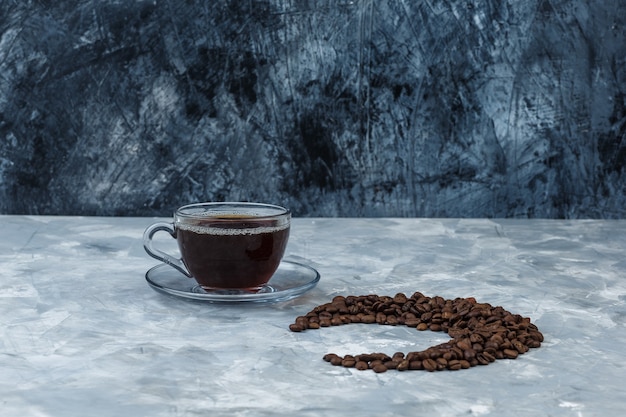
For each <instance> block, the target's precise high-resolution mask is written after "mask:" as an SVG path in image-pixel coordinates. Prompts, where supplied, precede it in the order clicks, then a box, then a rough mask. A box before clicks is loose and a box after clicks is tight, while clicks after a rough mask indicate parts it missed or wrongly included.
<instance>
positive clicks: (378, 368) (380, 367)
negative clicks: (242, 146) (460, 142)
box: [372, 364, 387, 374]
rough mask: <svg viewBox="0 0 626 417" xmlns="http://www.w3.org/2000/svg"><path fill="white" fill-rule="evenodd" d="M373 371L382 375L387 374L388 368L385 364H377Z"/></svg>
mask: <svg viewBox="0 0 626 417" xmlns="http://www.w3.org/2000/svg"><path fill="white" fill-rule="evenodd" d="M372 370H373V371H374V372H376V373H377V374H381V373H383V372H387V367H386V366H385V365H383V364H377V365H374V366H373V367H372Z"/></svg>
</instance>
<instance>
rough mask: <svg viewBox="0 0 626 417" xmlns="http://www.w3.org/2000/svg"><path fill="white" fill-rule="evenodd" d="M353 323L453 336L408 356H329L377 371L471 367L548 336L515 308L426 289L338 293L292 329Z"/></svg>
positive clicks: (534, 345)
mask: <svg viewBox="0 0 626 417" xmlns="http://www.w3.org/2000/svg"><path fill="white" fill-rule="evenodd" d="M349 323H366V324H372V323H378V324H384V325H392V326H396V325H404V326H407V327H412V328H415V329H417V330H420V331H423V330H431V331H439V332H441V331H443V332H446V333H448V335H449V336H450V338H451V339H450V341H449V342H447V343H442V344H439V345H437V346H433V347H431V348H428V349H426V350H423V351H420V352H409V353H407V354H406V355H405V354H403V353H402V352H396V353H395V354H394V355H393V357H389V356H388V355H386V354H384V353H372V354H361V355H358V356H357V357H353V356H351V355H345V356H344V357H340V356H339V355H336V354H327V355H324V360H325V361H327V362H330V363H331V364H333V365H342V366H345V367H354V368H356V369H359V370H365V369H372V370H374V371H375V372H385V371H386V370H388V369H396V370H399V371H405V370H417V369H426V370H428V371H431V372H432V371H435V370H442V369H449V370H459V369H467V368H470V367H473V366H477V365H487V364H489V363H491V362H494V361H496V360H498V359H505V358H506V359H515V358H517V357H518V356H519V355H521V354H524V353H526V352H528V350H530V349H532V348H538V347H540V346H541V343H542V342H543V340H544V337H543V334H542V333H541V332H540V331H539V329H538V328H537V326H536V325H534V324H533V323H531V320H530V318H528V317H523V316H521V315H519V314H513V313H510V312H508V311H506V310H505V309H504V308H502V307H500V306H496V307H493V306H491V305H490V304H488V303H478V302H476V300H475V299H474V298H472V297H468V298H455V299H453V300H450V299H444V298H443V297H439V296H435V297H426V296H424V295H423V294H422V293H420V292H415V293H413V295H412V296H411V297H407V296H406V295H405V294H402V293H398V294H396V295H395V296H394V297H389V296H379V295H375V294H369V295H361V296H347V297H344V296H336V297H334V298H333V299H332V301H331V302H330V303H326V304H322V305H319V306H316V307H314V308H313V309H312V310H311V311H309V312H308V313H306V314H305V315H301V316H298V317H296V319H295V320H294V323H292V324H290V325H289V330H291V331H293V332H303V331H306V330H315V329H320V328H322V327H329V326H339V325H344V324H349ZM383 368H384V369H383Z"/></svg>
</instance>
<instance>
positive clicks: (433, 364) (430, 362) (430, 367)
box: [422, 358, 437, 372]
mask: <svg viewBox="0 0 626 417" xmlns="http://www.w3.org/2000/svg"><path fill="white" fill-rule="evenodd" d="M422 366H423V367H424V369H426V370H427V371H428V372H433V371H436V370H437V361H435V360H434V359H430V358H428V359H424V360H423V361H422Z"/></svg>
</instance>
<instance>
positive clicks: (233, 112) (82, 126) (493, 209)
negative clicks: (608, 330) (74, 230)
mask: <svg viewBox="0 0 626 417" xmlns="http://www.w3.org/2000/svg"><path fill="white" fill-rule="evenodd" d="M625 100H626V2H623V1H605V0H587V1H583V0H528V1H526V0H524V1H517V0H480V1H478V0H467V1H455V0H415V1H408V0H387V1H377V0H354V1H347V0H310V1H296V0H266V1H262V0H247V1H243V0H242V1H207V0H185V1H183V0H151V1H140V0H133V1H127V0H107V1H105V0H62V1H52V0H38V1H35V0H1V1H0V212H1V213H29V214H86V215H164V216H169V215H170V214H171V212H172V210H173V209H174V208H176V207H177V206H178V205H181V204H183V203H188V202H195V201H211V200H259V201H267V202H272V203H278V204H283V205H286V206H289V207H290V208H292V209H293V211H294V213H295V214H296V215H299V216H431V217H548V218H582V217H593V218H624V217H625V214H626V205H625V203H626V197H625V191H626V172H625V169H624V162H625V161H626V102H625Z"/></svg>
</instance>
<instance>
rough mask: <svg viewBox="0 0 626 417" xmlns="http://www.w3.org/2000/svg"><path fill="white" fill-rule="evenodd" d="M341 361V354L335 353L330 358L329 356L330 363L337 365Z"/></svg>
mask: <svg viewBox="0 0 626 417" xmlns="http://www.w3.org/2000/svg"><path fill="white" fill-rule="evenodd" d="M342 362H343V358H342V357H341V356H336V355H335V356H333V357H332V358H330V363H331V365H335V366H339V365H341V364H342Z"/></svg>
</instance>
